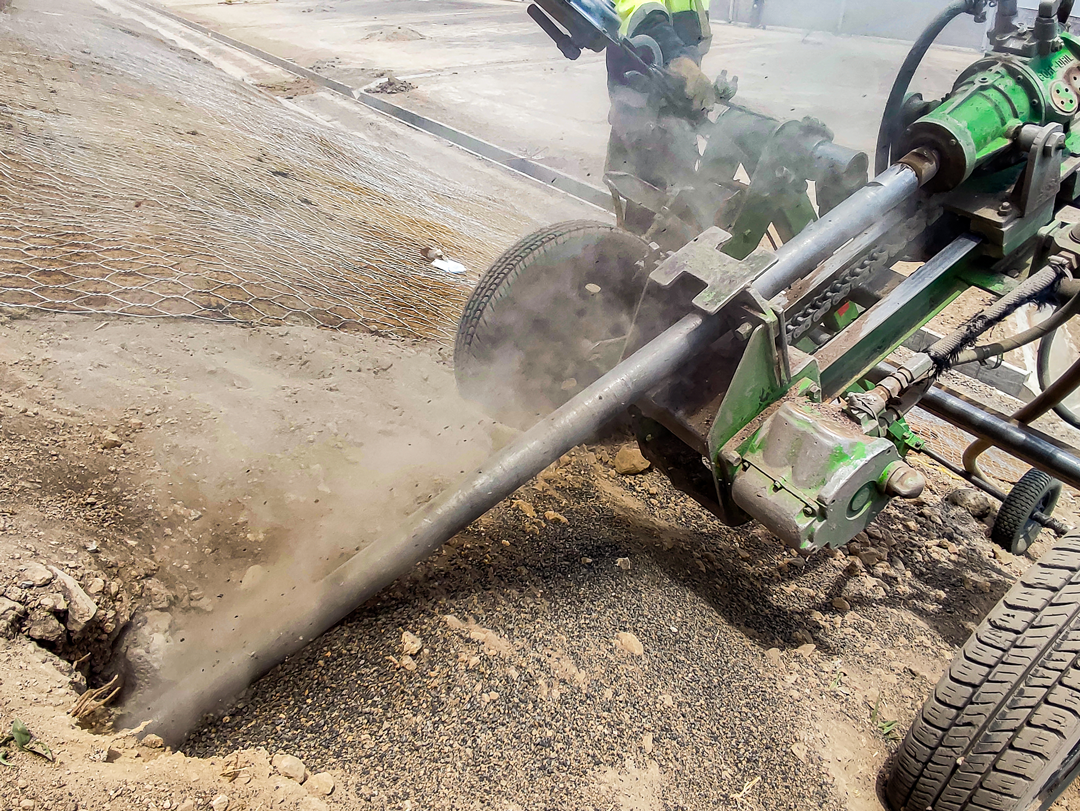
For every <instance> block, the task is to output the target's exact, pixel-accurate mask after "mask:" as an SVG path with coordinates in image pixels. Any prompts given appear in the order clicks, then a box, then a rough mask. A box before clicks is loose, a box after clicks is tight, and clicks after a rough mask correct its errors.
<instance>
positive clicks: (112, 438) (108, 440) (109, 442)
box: [101, 431, 124, 450]
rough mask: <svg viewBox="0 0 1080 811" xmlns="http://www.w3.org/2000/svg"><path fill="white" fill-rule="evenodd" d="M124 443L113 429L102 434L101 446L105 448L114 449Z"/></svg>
mask: <svg viewBox="0 0 1080 811" xmlns="http://www.w3.org/2000/svg"><path fill="white" fill-rule="evenodd" d="M123 444H124V440H122V439H121V438H120V437H118V436H117V435H116V434H114V433H112V432H111V431H106V432H105V433H104V434H102V435H101V447H103V448H104V449H105V450H112V449H113V448H119V447H120V446H121V445H123Z"/></svg>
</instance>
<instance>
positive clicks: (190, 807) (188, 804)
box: [176, 799, 195, 811]
mask: <svg viewBox="0 0 1080 811" xmlns="http://www.w3.org/2000/svg"><path fill="white" fill-rule="evenodd" d="M176 811H195V801H194V800H190V799H188V800H184V801H183V802H182V803H180V805H178V806H177V807H176Z"/></svg>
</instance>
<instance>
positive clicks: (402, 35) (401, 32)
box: [363, 25, 427, 42]
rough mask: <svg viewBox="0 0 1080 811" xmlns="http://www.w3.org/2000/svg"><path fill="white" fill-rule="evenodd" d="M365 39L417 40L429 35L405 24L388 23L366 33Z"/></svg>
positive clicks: (376, 40) (387, 40)
mask: <svg viewBox="0 0 1080 811" xmlns="http://www.w3.org/2000/svg"><path fill="white" fill-rule="evenodd" d="M363 39H365V40H367V41H370V42H416V41H417V40H421V39H427V37H425V36H424V35H423V34H421V33H420V32H419V31H417V30H416V29H414V28H409V27H408V26H405V25H386V26H382V27H380V28H376V29H375V30H373V31H371V32H370V33H368V34H365V35H364V37H363Z"/></svg>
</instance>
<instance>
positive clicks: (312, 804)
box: [296, 794, 409, 811]
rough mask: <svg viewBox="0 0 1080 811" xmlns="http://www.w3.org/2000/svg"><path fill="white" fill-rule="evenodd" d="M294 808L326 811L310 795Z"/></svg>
mask: <svg viewBox="0 0 1080 811" xmlns="http://www.w3.org/2000/svg"><path fill="white" fill-rule="evenodd" d="M377 799H382V798H381V797H380V798H377ZM405 802H406V803H408V802H409V801H408V800H406V801H405ZM296 807H297V809H298V811H326V803H324V802H323V801H322V800H320V799H318V798H317V797H312V796H311V795H310V794H309V795H308V796H307V797H304V798H303V799H302V800H300V802H299V804H298V805H297V806H296ZM373 807H376V808H378V807H382V808H385V807H386V806H385V805H383V806H377V805H376V806H373ZM402 808H405V806H402Z"/></svg>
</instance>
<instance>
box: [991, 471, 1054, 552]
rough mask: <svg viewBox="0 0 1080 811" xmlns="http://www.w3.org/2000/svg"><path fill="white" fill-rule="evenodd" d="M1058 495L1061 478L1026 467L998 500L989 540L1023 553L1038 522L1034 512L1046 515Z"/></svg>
mask: <svg viewBox="0 0 1080 811" xmlns="http://www.w3.org/2000/svg"><path fill="white" fill-rule="evenodd" d="M1060 496H1061V482H1059V481H1058V480H1057V479H1055V478H1054V477H1053V476H1049V475H1047V474H1046V473H1043V472H1042V471H1041V470H1034V469H1032V470H1029V471H1028V472H1027V473H1025V474H1024V476H1023V478H1021V479H1020V481H1018V482H1017V483H1016V485H1015V486H1014V487H1013V489H1012V490H1010V491H1009V495H1008V496H1006V497H1005V500H1004V501H1003V502H1002V503H1001V509H1000V510H999V511H998V514H997V519H996V520H995V521H994V528H993V529H991V530H990V540H992V541H993V542H994V543H996V544H997V545H998V546H1000V547H1002V548H1003V549H1007V550H1008V551H1009V552H1012V553H1013V554H1014V555H1022V554H1024V553H1025V552H1026V551H1027V549H1028V547H1029V546H1031V542H1032V541H1034V540H1035V538H1036V536H1037V535H1038V534H1039V531H1040V530H1041V529H1042V528H1043V526H1042V524H1040V523H1039V522H1038V521H1036V520H1035V515H1036V513H1041V514H1042V515H1045V516H1049V515H1050V514H1051V513H1052V512H1053V511H1054V507H1056V506H1057V502H1058V498H1059V497H1060Z"/></svg>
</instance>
